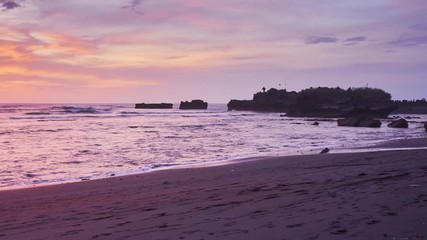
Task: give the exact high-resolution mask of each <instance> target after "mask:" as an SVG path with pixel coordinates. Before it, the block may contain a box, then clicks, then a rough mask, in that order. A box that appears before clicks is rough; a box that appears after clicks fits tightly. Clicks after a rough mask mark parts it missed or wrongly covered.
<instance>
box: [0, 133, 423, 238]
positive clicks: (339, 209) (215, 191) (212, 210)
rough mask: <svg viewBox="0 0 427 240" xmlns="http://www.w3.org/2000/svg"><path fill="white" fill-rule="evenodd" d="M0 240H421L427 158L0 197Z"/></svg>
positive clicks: (231, 172)
mask: <svg viewBox="0 0 427 240" xmlns="http://www.w3.org/2000/svg"><path fill="white" fill-rule="evenodd" d="M411 141H413V140H411ZM417 143H423V144H421V145H424V146H427V139H420V140H418V142H417ZM393 144H395V143H393ZM402 144H404V145H405V147H408V145H411V144H408V143H403V142H402ZM397 145H399V144H397ZM0 239H7V240H9V239H150V240H151V239H313V240H314V239H427V150H408V151H383V152H369V153H345V154H341V153H340V154H316V155H307V156H291V157H277V158H269V159H263V160H258V161H251V162H244V163H236V164H229V165H224V166H215V167H206V168H191V169H190V168H189V169H178V170H165V171H156V172H151V173H146V174H140V175H133V176H126V177H114V178H109V179H102V180H91V181H84V182H79V183H71V184H61V185H55V186H46V187H37V188H28V189H20V190H7V191H0Z"/></svg>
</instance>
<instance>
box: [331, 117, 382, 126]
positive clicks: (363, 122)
mask: <svg viewBox="0 0 427 240" xmlns="http://www.w3.org/2000/svg"><path fill="white" fill-rule="evenodd" d="M337 122H338V126H341V127H370V128H379V127H381V121H380V120H376V119H371V118H366V117H359V118H345V119H338V120H337Z"/></svg>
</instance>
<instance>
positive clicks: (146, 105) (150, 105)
mask: <svg viewBox="0 0 427 240" xmlns="http://www.w3.org/2000/svg"><path fill="white" fill-rule="evenodd" d="M172 107H173V104H172V103H137V104H135V108H141V109H169V108H172Z"/></svg>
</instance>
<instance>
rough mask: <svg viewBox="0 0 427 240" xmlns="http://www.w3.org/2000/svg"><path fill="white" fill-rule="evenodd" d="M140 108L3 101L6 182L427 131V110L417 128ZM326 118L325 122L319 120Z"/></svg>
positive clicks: (363, 142) (0, 140)
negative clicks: (315, 123)
mask: <svg viewBox="0 0 427 240" xmlns="http://www.w3.org/2000/svg"><path fill="white" fill-rule="evenodd" d="M177 107H178V104H175V105H174V109H162V110H147V109H134V105H133V104H2V105H0V189H7V188H17V187H26V186H34V185H41V184H50V183H61V182H69V181H81V180H86V179H95V178H103V177H110V176H119V175H126V174H134V173H141V172H146V171H151V170H153V169H161V168H173V167H185V166H189V165H203V164H218V163H223V162H224V161H238V160H242V159H247V158H253V157H264V156H278V155H295V154H309V153H318V152H320V150H321V149H323V148H325V147H328V148H330V149H331V152H333V151H334V150H339V149H346V148H354V147H358V146H360V147H362V146H369V145H373V144H375V143H379V142H383V141H385V140H393V139H402V138H417V137H421V136H425V131H424V129H423V127H422V123H423V122H425V121H427V116H426V115H410V116H407V115H405V116H401V117H408V119H409V123H410V127H409V129H392V128H388V127H387V123H388V122H390V120H382V122H383V125H382V127H381V128H378V129H370V128H351V127H338V126H337V123H336V119H315V118H290V117H283V116H281V114H279V113H259V112H249V111H248V112H245V111H227V106H226V105H225V104H211V105H210V106H209V108H208V109H207V110H179V109H177ZM315 121H318V122H319V123H320V124H319V126H315V125H313V122H315Z"/></svg>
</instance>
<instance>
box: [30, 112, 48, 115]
mask: <svg viewBox="0 0 427 240" xmlns="http://www.w3.org/2000/svg"><path fill="white" fill-rule="evenodd" d="M25 115H50V113H48V112H27V113H25Z"/></svg>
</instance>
